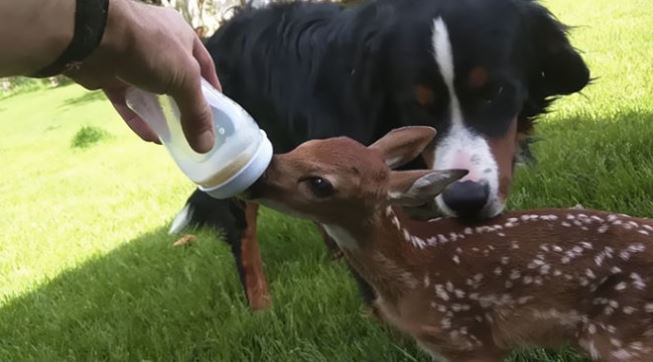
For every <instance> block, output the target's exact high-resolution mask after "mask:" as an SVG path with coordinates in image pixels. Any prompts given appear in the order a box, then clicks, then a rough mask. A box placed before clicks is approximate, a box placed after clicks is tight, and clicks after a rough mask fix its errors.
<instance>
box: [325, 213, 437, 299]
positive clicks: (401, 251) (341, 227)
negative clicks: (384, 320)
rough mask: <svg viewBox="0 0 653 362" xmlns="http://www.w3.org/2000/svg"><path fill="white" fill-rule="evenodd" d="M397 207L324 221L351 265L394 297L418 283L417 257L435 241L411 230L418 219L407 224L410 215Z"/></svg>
mask: <svg viewBox="0 0 653 362" xmlns="http://www.w3.org/2000/svg"><path fill="white" fill-rule="evenodd" d="M396 211H397V212H395V210H394V209H393V208H391V207H387V208H386V209H384V210H381V211H379V212H377V213H376V214H375V215H374V216H373V217H371V218H369V219H368V220H363V221H360V220H358V222H355V223H354V222H344V223H342V224H338V225H323V226H324V228H325V230H326V232H327V233H328V234H329V236H331V237H332V238H333V239H334V240H335V241H336V243H338V245H339V246H340V248H341V249H342V251H343V253H344V255H345V256H346V258H347V259H348V261H349V263H350V264H351V266H352V267H353V268H354V269H356V270H357V271H358V273H360V274H361V276H362V277H363V278H364V279H366V280H367V282H368V283H370V284H371V285H372V286H373V287H374V288H375V289H376V290H377V292H379V293H380V294H381V295H385V296H386V297H389V298H391V299H395V298H399V297H401V295H403V294H404V292H406V291H408V290H411V289H414V288H415V287H416V286H417V284H418V283H419V282H420V281H419V280H421V279H419V278H421V277H418V275H419V274H420V273H419V272H420V270H417V269H418V266H417V265H416V262H415V261H416V260H417V259H419V257H420V251H421V250H422V249H424V248H425V247H426V246H427V245H428V244H431V245H433V243H432V242H431V243H429V242H428V239H429V237H427V236H426V235H424V234H423V233H419V234H416V233H413V230H410V229H411V228H413V227H414V226H415V225H413V224H415V222H410V225H408V220H407V218H406V217H404V216H403V214H401V211H400V210H396ZM397 213H400V214H401V215H398V214H397ZM405 221H406V223H405ZM431 240H432V237H431Z"/></svg>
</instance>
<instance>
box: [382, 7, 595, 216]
mask: <svg viewBox="0 0 653 362" xmlns="http://www.w3.org/2000/svg"><path fill="white" fill-rule="evenodd" d="M400 3H401V5H396V6H389V7H388V8H389V9H390V10H386V11H391V12H392V15H393V18H394V19H395V21H394V23H393V25H392V26H391V27H390V28H391V30H389V31H387V32H385V34H384V35H383V37H379V39H382V40H377V43H376V44H374V46H375V47H376V51H377V52H378V54H379V58H380V59H382V63H383V64H382V66H380V67H377V69H381V70H382V71H381V72H378V73H377V76H378V78H377V79H380V80H381V83H379V84H383V87H385V88H386V94H388V97H389V98H390V102H389V103H390V104H392V107H391V108H392V109H391V110H390V111H389V112H390V113H392V114H393V115H392V116H393V117H396V118H399V119H401V122H402V123H403V124H404V125H428V126H432V127H435V128H437V129H438V131H439V134H438V136H437V138H436V140H435V142H434V143H433V145H432V147H431V148H430V149H429V150H428V151H426V152H425V153H424V159H425V161H426V162H427V164H428V165H429V166H430V167H431V168H433V169H467V170H469V173H468V174H467V176H465V177H464V178H463V179H461V180H459V181H458V182H456V183H454V184H452V185H451V186H449V188H448V189H447V190H446V191H445V192H444V193H443V194H442V195H440V196H439V197H438V198H437V200H436V201H437V205H438V207H439V209H440V211H441V212H443V213H444V214H447V215H451V216H463V217H471V218H487V217H492V216H495V215H497V214H499V213H500V212H501V211H502V210H503V208H504V205H505V203H506V199H507V197H508V193H509V190H510V185H511V182H512V176H513V168H514V166H515V163H516V160H518V158H519V157H520V154H522V153H526V152H528V149H527V148H528V142H529V140H530V134H531V131H532V125H533V120H534V118H535V117H536V116H537V115H539V114H541V113H543V112H545V110H546V107H547V106H548V104H549V103H550V102H551V101H552V100H553V99H555V97H556V96H560V95H565V94H571V93H574V92H578V91H580V90H581V89H582V88H583V87H585V86H586V85H587V83H588V82H589V70H588V68H587V66H586V65H585V63H584V62H583V59H582V58H581V57H580V55H579V54H578V52H577V51H576V50H575V49H574V48H573V47H572V45H571V44H570V42H569V40H568V38H567V34H566V28H565V26H564V25H563V24H561V23H560V22H558V21H557V20H556V19H555V18H554V17H553V16H552V15H551V13H550V12H549V11H547V10H546V9H545V8H544V7H542V6H541V5H538V4H537V3H535V2H532V1H527V0H461V1H433V2H428V1H405V2H400Z"/></svg>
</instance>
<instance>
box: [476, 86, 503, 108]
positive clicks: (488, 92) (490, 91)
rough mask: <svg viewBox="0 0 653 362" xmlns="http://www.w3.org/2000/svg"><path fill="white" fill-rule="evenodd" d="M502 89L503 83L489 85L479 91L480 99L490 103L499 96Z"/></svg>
mask: <svg viewBox="0 0 653 362" xmlns="http://www.w3.org/2000/svg"><path fill="white" fill-rule="evenodd" d="M503 91H504V86H503V85H500V84H498V85H493V86H489V87H487V88H486V89H485V90H483V92H482V93H481V99H482V100H483V102H485V103H487V104H491V103H492V102H494V101H495V100H497V98H499V97H501V95H502V94H503Z"/></svg>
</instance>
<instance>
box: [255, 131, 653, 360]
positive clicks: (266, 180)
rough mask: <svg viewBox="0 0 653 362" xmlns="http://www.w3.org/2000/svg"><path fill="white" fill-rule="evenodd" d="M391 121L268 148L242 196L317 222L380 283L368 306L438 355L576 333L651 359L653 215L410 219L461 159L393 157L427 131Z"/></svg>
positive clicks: (408, 151)
mask: <svg viewBox="0 0 653 362" xmlns="http://www.w3.org/2000/svg"><path fill="white" fill-rule="evenodd" d="M434 136H435V130H434V129H432V128H429V127H406V128H400V129H397V130H394V131H392V132H390V133H388V134H387V135H386V136H385V137H383V138H382V139H380V140H378V141H377V142H375V143H374V144H372V145H371V146H369V147H365V146H363V145H361V144H360V143H357V142H355V141H353V140H351V139H348V138H331V139H326V140H314V141H309V142H306V143H304V144H302V145H300V146H299V147H297V148H296V149H295V150H293V151H292V152H289V153H287V154H282V155H275V156H274V157H273V160H272V163H271V164H270V167H269V169H268V170H267V172H266V174H265V175H264V176H263V177H262V178H261V179H260V180H259V181H258V182H257V183H256V184H255V185H254V186H253V187H252V189H251V190H250V193H249V195H247V197H250V198H253V199H256V200H258V201H260V202H261V203H263V204H264V205H267V206H270V207H272V208H275V209H278V210H280V211H282V212H288V213H291V214H295V215H299V216H302V217H306V218H310V219H313V220H314V221H317V222H318V223H320V224H322V225H323V227H324V228H325V230H326V231H327V232H328V233H329V235H330V236H331V237H333V238H334V239H335V240H336V242H337V243H338V245H339V246H340V248H341V249H342V251H343V253H344V255H345V257H346V259H347V261H348V262H349V263H350V264H351V266H352V267H353V268H355V269H356V270H357V271H358V272H359V273H360V275H361V276H362V277H363V278H364V279H365V280H366V281H367V282H368V283H370V285H371V286H372V287H373V288H374V290H375V292H376V295H377V298H376V300H375V308H376V309H377V311H378V313H379V315H380V316H381V318H382V319H384V320H385V321H386V322H388V323H389V324H391V325H393V326H394V327H396V328H398V329H399V330H401V331H403V332H405V333H407V334H409V335H410V336H412V337H413V338H415V340H416V341H417V343H418V344H419V345H420V347H422V348H423V349H424V350H426V351H427V352H429V353H430V354H432V355H433V356H436V355H437V356H441V357H444V358H446V359H449V360H451V361H499V360H501V359H503V358H505V357H506V356H507V355H508V354H509V353H510V351H511V349H513V348H515V347H524V346H543V347H557V346H560V345H561V344H563V343H571V344H572V345H574V346H576V347H577V348H580V349H582V350H584V351H585V352H586V353H587V354H588V355H589V356H590V357H591V358H592V359H594V360H600V361H653V322H652V318H653V289H651V288H649V283H651V282H652V281H651V277H652V276H653V252H652V251H651V250H652V249H651V248H649V245H650V243H651V242H652V241H653V238H652V237H651V235H653V222H652V221H651V220H646V219H637V218H632V217H628V216H626V215H621V214H619V215H616V214H611V213H606V212H600V211H592V210H587V209H584V210H579V209H543V210H535V211H534V210H530V211H524V212H511V213H506V214H504V215H502V216H499V217H498V218H495V219H493V220H490V221H484V222H479V223H477V224H463V223H462V222H461V221H458V220H456V219H435V220H430V221H418V220H413V219H410V218H409V217H407V216H406V214H404V212H402V209H401V206H415V205H420V204H422V203H424V202H426V201H428V200H432V199H433V198H434V197H435V196H436V195H437V194H438V193H440V192H441V191H442V190H443V189H444V188H445V187H446V186H447V185H448V184H449V183H451V182H453V181H456V180H458V179H460V178H461V177H463V176H465V174H466V171H461V170H441V171H433V170H418V171H392V168H393V167H397V166H399V165H401V164H403V163H405V162H407V161H410V160H412V159H413V158H414V157H416V156H417V155H419V154H420V153H421V152H422V151H423V150H424V149H425V147H427V146H428V145H429V143H430V142H431V141H432V140H433V138H434Z"/></svg>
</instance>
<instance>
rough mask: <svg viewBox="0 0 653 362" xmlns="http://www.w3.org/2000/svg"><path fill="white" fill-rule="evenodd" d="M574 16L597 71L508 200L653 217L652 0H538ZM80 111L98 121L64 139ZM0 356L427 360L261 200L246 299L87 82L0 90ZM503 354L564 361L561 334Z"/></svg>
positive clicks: (160, 159) (224, 257)
mask: <svg viewBox="0 0 653 362" xmlns="http://www.w3.org/2000/svg"><path fill="white" fill-rule="evenodd" d="M546 4H547V5H549V6H550V7H551V9H552V10H553V11H554V13H555V14H557V15H558V16H559V17H560V18H561V20H563V21H564V22H567V23H569V24H572V25H576V26H578V27H577V28H576V29H575V30H574V32H573V40H574V44H575V45H576V46H577V47H578V48H579V49H580V50H582V51H583V52H584V55H585V58H586V60H587V61H588V62H589V64H590V67H591V69H592V71H593V75H594V76H597V77H599V79H598V80H597V81H596V83H595V84H594V85H592V86H590V87H589V88H587V90H586V91H585V92H584V94H583V95H574V96H571V97H567V98H565V99H563V100H561V101H560V102H558V103H557V104H556V106H555V112H553V113H551V114H549V115H547V117H545V118H544V119H543V120H542V121H541V123H540V125H539V127H538V134H539V135H540V138H541V141H540V142H538V143H537V144H536V146H535V153H536V155H537V158H538V160H539V161H538V164H537V167H528V168H524V169H522V170H520V172H519V173H518V175H517V180H516V183H515V185H514V191H513V195H512V199H511V204H510V206H511V207H513V208H526V207H541V206H573V205H575V204H577V203H581V204H583V205H585V206H587V207H594V208H601V209H609V210H614V211H619V212H626V213H630V214H634V215H641V216H651V217H653V196H652V195H653V72H651V59H653V32H651V31H650V24H653V3H651V2H650V1H648V0H627V1H623V2H614V1H612V2H611V1H608V0H599V1H596V0H576V1H573V2H571V1H563V0H551V1H547V2H546ZM83 127H87V128H89V129H101V130H103V132H106V133H108V134H111V135H112V137H109V138H103V139H102V142H96V143H93V145H92V147H88V148H86V149H84V150H78V149H74V148H71V142H72V140H73V139H74V137H75V135H76V134H77V132H79V131H80V129H82V128H83ZM0 135H2V141H1V142H0V160H1V161H2V176H1V179H0V180H1V182H0V205H1V206H2V207H0V235H1V237H0V361H64V360H65V361H93V360H113V361H144V360H149V361H170V360H179V361H191V360H212V361H284V362H285V361H427V360H428V358H427V357H426V356H425V355H424V354H422V353H421V352H419V351H418V350H417V349H416V348H415V346H414V345H413V344H412V342H410V341H408V340H406V339H403V338H402V337H401V336H399V335H397V334H395V333H393V332H392V331H390V330H388V329H385V328H383V327H381V326H379V325H378V324H376V323H375V322H373V321H370V320H368V319H366V318H364V317H362V315H361V309H360V301H359V299H358V296H357V294H356V289H355V287H354V284H353V282H352V281H351V279H350V278H349V276H348V274H347V272H346V269H345V268H344V266H343V265H342V264H341V263H339V262H331V261H329V259H328V257H327V256H326V253H325V251H324V248H323V246H322V243H321V241H320V240H319V237H318V235H317V233H316V232H315V230H314V229H313V228H312V227H311V225H310V224H308V223H306V222H300V221H297V220H294V219H291V218H288V217H283V216H281V215H279V214H277V213H274V212H269V211H267V210H265V211H264V213H263V216H262V220H261V227H260V233H259V234H260V237H261V248H262V254H263V259H264V261H265V263H266V265H265V268H266V272H267V275H268V277H269V281H270V287H271V290H272V294H273V298H274V307H273V308H272V310H270V311H266V312H263V313H256V314H252V313H250V312H249V311H248V309H247V308H246V305H245V303H244V301H243V297H242V293H241V289H240V285H239V282H238V278H237V275H236V272H235V268H234V265H233V261H232V259H231V256H230V254H229V251H228V248H227V246H226V245H224V244H223V243H221V242H219V241H218V240H217V238H216V237H215V236H214V235H209V234H207V233H200V234H199V238H198V240H197V242H196V243H195V244H194V246H192V247H187V248H176V247H172V246H171V243H172V242H173V241H174V238H172V237H171V236H168V235H167V234H166V229H167V226H168V224H169V222H170V220H171V218H172V217H173V216H174V214H175V212H176V211H177V210H178V209H179V208H180V207H181V205H182V204H183V202H184V201H185V198H186V197H187V196H188V194H189V193H190V191H191V190H192V189H193V187H192V185H191V184H190V183H189V182H188V181H187V180H186V179H185V178H184V177H183V176H182V175H181V174H180V172H179V171H178V170H177V169H176V168H175V166H174V164H173V163H172V161H171V159H170V158H169V157H168V156H167V154H166V153H165V151H164V150H163V149H162V148H161V147H158V146H154V145H151V144H146V143H144V142H141V141H140V140H138V139H137V138H136V136H134V135H133V134H132V133H131V132H130V131H129V130H128V129H127V127H126V126H125V125H124V124H123V123H122V122H121V121H119V120H118V119H117V116H116V115H115V113H114V112H113V110H112V108H111V106H110V105H109V104H108V103H107V102H106V101H104V100H103V98H102V97H101V96H100V95H99V94H98V93H88V92H84V91H83V90H81V89H80V88H79V87H77V86H66V87H62V88H58V89H55V90H50V91H47V92H32V93H29V94H22V95H16V96H13V97H9V98H6V99H4V100H2V101H0ZM513 360H514V361H548V362H553V361H561V362H562V361H564V362H571V361H580V359H579V358H577V357H574V355H573V352H571V351H569V350H563V351H558V352H552V351H547V352H545V351H541V350H537V351H528V352H517V353H515V354H514V356H513Z"/></svg>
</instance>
